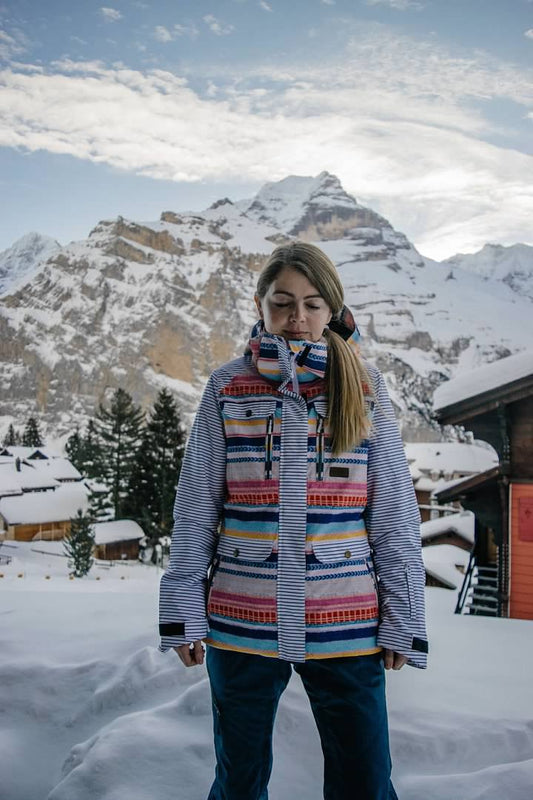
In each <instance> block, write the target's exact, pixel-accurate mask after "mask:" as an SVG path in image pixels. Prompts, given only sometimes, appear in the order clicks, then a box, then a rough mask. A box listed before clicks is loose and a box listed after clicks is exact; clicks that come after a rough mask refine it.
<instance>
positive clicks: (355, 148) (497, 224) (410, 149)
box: [0, 30, 533, 257]
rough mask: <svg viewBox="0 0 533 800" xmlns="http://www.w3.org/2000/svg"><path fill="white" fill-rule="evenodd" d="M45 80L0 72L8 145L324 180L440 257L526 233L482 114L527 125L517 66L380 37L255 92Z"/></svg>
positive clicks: (117, 161)
mask: <svg viewBox="0 0 533 800" xmlns="http://www.w3.org/2000/svg"><path fill="white" fill-rule="evenodd" d="M169 32H170V33H172V31H169ZM378 44H379V46H378ZM40 70H41V71H37V70H32V69H23V68H22V65H21V66H20V67H15V66H12V68H11V69H6V70H4V71H3V72H2V73H0V86H2V87H3V101H4V102H3V106H4V112H3V117H2V121H1V122H0V145H4V146H10V147H17V148H22V149H25V150H30V151H36V150H45V151H48V152H52V153H66V154H70V155H72V156H75V157H77V158H82V159H87V160H91V161H94V162H97V163H106V164H109V165H112V166H114V167H117V168H120V169H123V170H127V171H130V172H134V173H138V174H142V175H146V176H151V177H153V178H161V179H169V178H170V179H173V180H176V181H197V180H237V181H238V180H240V179H242V178H246V179H247V180H248V181H258V182H259V181H261V182H262V181H265V180H275V179H278V178H282V177H284V176H285V175H287V174H290V173H295V174H307V175H309V174H317V173H318V172H320V171H321V170H323V169H328V170H330V171H331V172H335V173H336V174H338V175H339V177H340V178H341V179H342V180H343V182H344V183H345V185H346V187H347V188H348V189H349V190H350V191H353V192H354V193H355V194H356V195H357V196H358V198H359V199H360V200H362V201H363V202H367V203H369V204H371V205H373V206H374V207H375V208H376V209H377V210H378V211H380V212H381V213H383V214H384V215H385V216H387V217H388V218H389V219H390V220H391V221H392V222H393V224H395V226H396V227H399V228H400V229H404V230H405V231H406V232H407V233H408V234H409V236H410V237H411V238H413V239H414V240H415V241H416V242H417V243H418V244H419V245H420V246H421V247H422V250H423V252H424V251H425V252H426V253H427V254H428V255H433V256H434V257H444V256H446V255H450V254H451V253H453V252H454V251H456V250H458V249H463V250H471V249H475V248H476V247H480V246H481V245H482V244H483V243H484V242H486V241H487V240H491V239H494V236H495V231H497V232H498V238H499V239H501V240H502V242H503V243H510V242H511V241H513V240H519V239H524V238H525V237H527V235H528V234H527V233H526V232H527V231H530V220H531V216H532V214H533V190H532V186H533V180H532V179H531V158H530V157H529V156H527V155H525V154H523V153H520V152H518V151H517V150H516V149H515V148H513V147H512V146H508V147H504V146H496V145H494V144H492V143H490V141H489V140H488V137H489V135H490V134H491V133H492V132H494V127H493V125H492V123H490V122H489V120H488V119H487V118H485V117H484V115H483V113H482V110H481V109H482V106H480V102H481V101H482V102H483V103H487V102H490V100H491V98H502V97H503V98H505V99H506V100H508V101H509V100H510V101H514V102H515V103H517V104H520V107H521V108H522V109H523V115H524V116H525V115H527V114H528V113H531V112H532V110H533V91H532V89H531V86H532V81H531V75H529V74H528V73H527V71H526V70H523V69H522V70H519V69H518V68H516V67H514V66H513V65H509V64H502V63H500V64H498V63H494V62H489V61H487V60H485V59H484V57H482V56H481V55H479V54H477V56H475V57H474V56H473V57H472V58H470V59H458V58H453V57H451V56H450V55H449V54H448V53H447V52H446V51H445V50H444V49H439V48H437V47H435V46H432V45H431V46H430V45H429V44H427V45H424V44H421V43H418V44H417V43H416V42H414V41H413V40H411V39H408V38H401V37H394V36H393V35H392V34H391V35H389V37H388V38H387V36H386V35H385V33H384V31H383V30H380V31H379V32H378V33H376V34H375V38H374V39H373V38H372V36H368V37H366V38H365V39H364V40H362V38H361V37H357V38H356V37H354V39H353V41H351V42H350V44H349V46H348V48H347V49H346V51H345V52H343V53H342V58H339V59H338V60H337V61H335V62H333V61H332V62H330V63H329V64H328V63H321V65H320V67H317V66H315V65H313V64H312V63H310V64H309V65H307V66H301V65H298V66H297V65H292V66H285V67H284V68H283V67H281V66H276V67H274V66H266V65H265V66H264V67H262V68H259V67H256V68H255V72H254V71H253V70H250V71H249V72H248V76H249V77H248V78H247V79H246V81H244V80H243V79H242V78H238V77H235V76H231V74H229V73H228V74H226V75H224V74H222V72H220V71H219V72H217V77H216V85H215V84H214V83H212V82H211V83H209V84H208V78H207V76H206V85H207V86H208V88H207V91H206V92H205V93H204V95H203V96H202V95H200V94H199V93H198V92H197V91H193V90H192V89H191V87H190V86H189V85H188V84H187V82H186V80H184V79H183V78H181V77H179V76H176V75H173V74H172V73H170V72H165V71H162V70H151V71H148V72H140V71H137V70H132V69H128V68H126V67H124V66H121V65H116V66H115V67H113V68H111V67H108V66H106V65H104V64H102V63H100V62H74V61H62V62H58V63H56V64H54V65H53V66H52V67H50V68H47V69H45V70H44V71H43V70H42V68H40ZM195 77H196V80H198V75H196V76H195ZM233 77H234V79H232V78H233ZM478 101H479V102H478ZM214 122H215V124H214ZM104 123H105V124H104Z"/></svg>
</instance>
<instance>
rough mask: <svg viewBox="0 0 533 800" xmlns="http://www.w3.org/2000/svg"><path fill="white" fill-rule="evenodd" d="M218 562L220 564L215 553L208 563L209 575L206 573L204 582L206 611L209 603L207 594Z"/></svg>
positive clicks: (218, 557)
mask: <svg viewBox="0 0 533 800" xmlns="http://www.w3.org/2000/svg"><path fill="white" fill-rule="evenodd" d="M219 564H220V556H219V555H218V554H217V555H215V557H214V558H213V560H212V561H211V564H210V565H209V575H208V578H207V582H206V587H205V606H206V611H207V606H208V604H209V594H210V592H211V586H212V585H213V581H214V579H215V573H216V571H217V569H218V565H219Z"/></svg>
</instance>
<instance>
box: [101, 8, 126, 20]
mask: <svg viewBox="0 0 533 800" xmlns="http://www.w3.org/2000/svg"><path fill="white" fill-rule="evenodd" d="M100 14H101V15H102V17H103V18H104V19H105V21H106V22H118V20H119V19H122V14H121V13H120V11H118V10H117V9H116V8H106V7H105V6H102V7H101V8H100Z"/></svg>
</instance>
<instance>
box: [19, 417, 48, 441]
mask: <svg viewBox="0 0 533 800" xmlns="http://www.w3.org/2000/svg"><path fill="white" fill-rule="evenodd" d="M22 444H23V446H24V447H42V446H43V444H44V442H43V437H42V435H41V431H40V428H39V423H38V421H37V419H36V418H35V417H33V416H32V417H29V418H28V421H27V423H26V427H25V428H24V433H23V434H22Z"/></svg>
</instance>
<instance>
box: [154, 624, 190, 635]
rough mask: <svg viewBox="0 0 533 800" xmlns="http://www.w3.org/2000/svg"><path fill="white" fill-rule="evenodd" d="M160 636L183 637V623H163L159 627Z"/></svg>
mask: <svg viewBox="0 0 533 800" xmlns="http://www.w3.org/2000/svg"><path fill="white" fill-rule="evenodd" d="M159 635H160V636H185V623H184V622H163V623H161V625H160V626H159Z"/></svg>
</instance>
